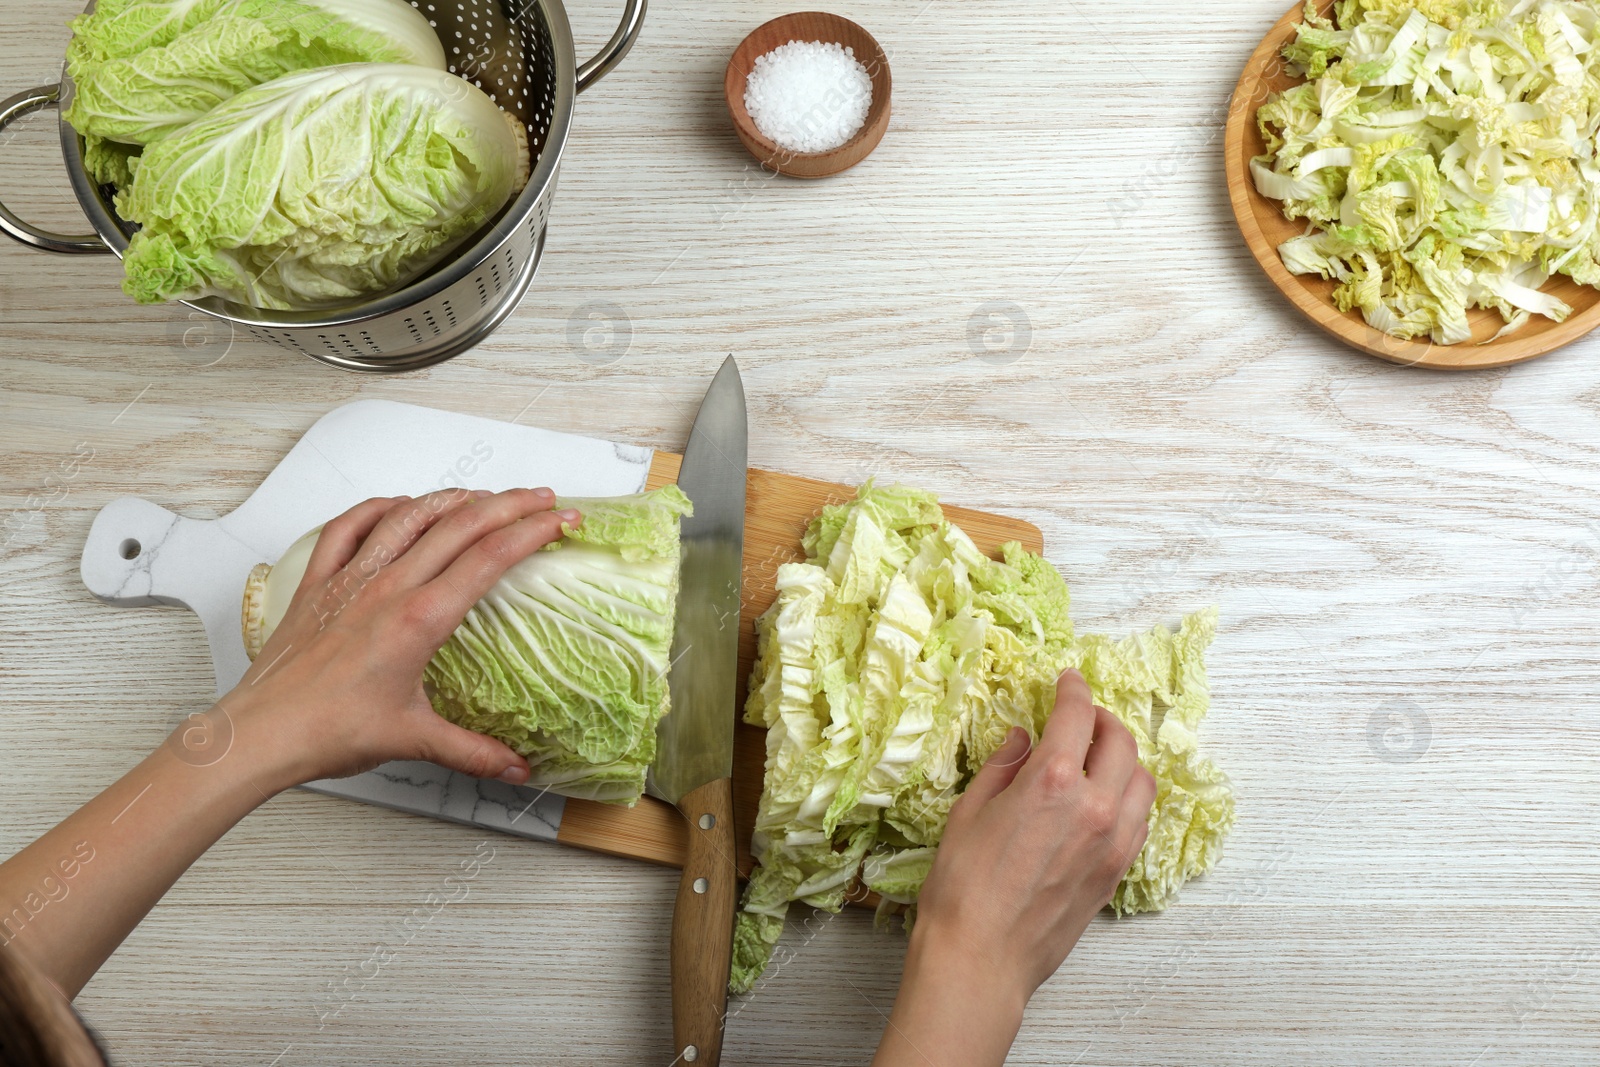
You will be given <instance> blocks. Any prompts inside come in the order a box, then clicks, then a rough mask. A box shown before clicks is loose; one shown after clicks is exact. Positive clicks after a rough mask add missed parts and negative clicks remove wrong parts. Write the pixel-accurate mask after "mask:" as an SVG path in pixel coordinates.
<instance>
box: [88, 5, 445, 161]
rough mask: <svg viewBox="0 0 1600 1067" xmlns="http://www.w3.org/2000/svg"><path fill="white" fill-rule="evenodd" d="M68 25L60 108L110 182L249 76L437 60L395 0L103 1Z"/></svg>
mask: <svg viewBox="0 0 1600 1067" xmlns="http://www.w3.org/2000/svg"><path fill="white" fill-rule="evenodd" d="M199 12H204V13H205V14H204V17H203V18H201V19H198V20H196V19H195V18H194V16H195V15H196V14H197V13H199ZM73 29H74V33H75V37H74V40H73V45H72V47H71V48H70V49H69V52H68V63H67V69H68V73H69V74H70V75H71V76H72V80H73V83H74V86H75V91H74V93H73V95H72V99H71V102H70V104H69V106H68V107H67V110H66V112H65V114H64V117H65V119H66V120H67V121H68V122H69V123H71V124H72V126H73V128H75V129H76V130H77V131H78V132H79V133H80V134H82V135H83V137H84V141H85V148H86V153H85V162H86V166H87V167H88V169H89V171H90V173H91V174H92V175H93V176H94V177H95V178H96V180H98V181H102V182H110V183H112V184H115V185H118V186H124V185H126V184H127V182H128V180H129V179H130V177H131V172H132V169H133V166H132V165H131V164H130V163H129V161H130V160H132V159H136V158H137V155H138V150H139V149H140V148H141V147H142V146H144V145H148V144H150V143H151V142H153V141H156V140H159V139H161V138H162V137H166V136H169V135H171V134H173V133H176V132H177V131H178V130H180V129H182V128H183V127H185V126H187V125H189V124H190V123H191V122H194V121H195V120H196V119H199V118H200V117H201V116H203V115H205V114H206V113H207V112H209V111H210V110H211V109H213V108H214V107H216V106H217V105H218V104H220V103H222V102H223V101H225V100H228V99H230V98H232V97H233V96H235V95H237V94H238V93H240V92H242V91H244V90H245V89H248V88H250V87H251V86H255V85H260V84H262V83H264V82H269V81H272V80H273V79H275V78H280V77H282V76H283V75H285V74H290V73H293V72H295V71H299V70H308V69H312V68H316V67H329V66H336V65H338V64H341V63H357V62H376V63H413V64H418V65H421V66H427V67H431V68H433V69H435V70H444V69H445V65H446V64H445V55H444V48H443V47H442V46H441V45H440V43H439V39H438V37H437V36H435V34H434V32H433V29H432V28H431V27H430V26H429V25H428V22H427V20H426V19H425V18H423V17H422V15H421V14H419V13H418V12H417V10H416V9H415V8H413V7H412V6H411V5H410V4H407V3H405V2H404V0H227V2H225V3H221V4H214V3H213V4H195V3H164V4H130V3H127V2H125V0H124V2H122V3H116V2H112V3H103V4H100V5H99V6H98V7H97V9H96V10H95V11H94V12H92V13H89V14H85V15H82V16H79V17H78V18H77V19H75V20H74V22H73ZM106 146H113V147H106Z"/></svg>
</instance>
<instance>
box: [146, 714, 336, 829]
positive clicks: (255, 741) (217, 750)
mask: <svg viewBox="0 0 1600 1067" xmlns="http://www.w3.org/2000/svg"><path fill="white" fill-rule="evenodd" d="M265 712H266V709H265V708H261V707H256V706H254V705H253V702H251V701H249V700H245V699H241V698H240V697H239V696H238V695H237V693H230V694H229V695H228V696H226V697H224V698H223V699H222V700H220V701H218V702H217V703H216V704H213V705H212V706H211V707H209V708H207V709H206V710H205V711H200V712H194V713H192V714H191V715H190V716H189V717H188V718H187V719H185V720H184V721H183V722H182V723H180V724H179V725H178V726H177V727H176V728H175V729H174V730H173V731H172V733H171V734H170V735H169V736H168V738H167V742H166V745H165V748H166V750H167V752H168V753H169V754H170V755H171V756H173V757H174V758H176V759H177V760H178V761H180V762H182V763H185V764H187V765H188V766H190V767H194V768H197V769H203V770H213V769H214V770H215V771H216V772H217V774H218V779H217V784H218V785H220V786H222V787H223V788H225V789H228V790H230V791H232V790H235V789H236V790H238V791H239V792H240V795H241V797H242V798H243V799H246V800H249V801H251V802H252V804H259V803H262V802H264V801H265V800H267V799H269V798H270V797H272V796H275V795H276V794H278V793H281V792H283V791H284V790H285V789H289V788H292V787H293V786H297V785H300V784H302V783H303V782H307V781H310V780H311V779H312V778H314V777H316V775H315V774H314V773H312V772H311V770H310V767H311V761H310V759H309V758H308V754H307V753H306V751H305V748H306V745H305V743H304V742H303V741H302V740H301V739H300V738H298V737H297V736H296V733H297V731H296V730H295V729H294V728H293V726H292V725H291V724H286V723H284V722H281V721H274V717H273V716H271V715H269V714H265Z"/></svg>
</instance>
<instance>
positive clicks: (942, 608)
mask: <svg viewBox="0 0 1600 1067" xmlns="http://www.w3.org/2000/svg"><path fill="white" fill-rule="evenodd" d="M804 545H805V550H806V553H807V559H806V561H805V562H804V563H789V564H785V565H784V566H782V567H780V568H779V570H778V580H777V585H778V599H777V601H776V602H775V603H774V604H773V606H772V608H771V610H769V611H768V612H767V613H766V614H765V615H763V616H762V618H761V619H760V621H759V623H758V632H759V638H760V644H759V657H758V661H757V663H756V666H755V669H754V671H753V673H752V676H751V679H750V696H749V701H748V703H747V705H746V708H745V719H746V721H748V722H750V723H752V724H754V725H759V726H765V727H766V729H767V760H766V777H765V782H764V786H763V790H762V794H761V803H760V810H759V814H758V816H757V819H756V826H755V828H754V842H753V851H754V853H755V856H756V858H757V860H758V861H759V862H760V866H759V867H757V868H756V870H755V871H754V872H753V873H752V876H751V879H750V883H749V885H748V886H747V887H746V890H745V895H744V900H743V904H742V909H741V912H740V915H739V922H738V928H737V930H736V933H735V938H734V964H733V973H732V976H731V979H730V988H731V989H732V990H733V991H734V992H736V993H742V992H748V991H749V990H750V989H751V988H752V987H753V986H754V984H755V982H756V980H757V979H758V978H759V977H760V976H761V974H762V972H763V971H764V970H765V968H766V966H767V963H768V960H769V959H770V957H771V955H772V951H773V948H774V946H775V945H776V943H777V941H778V937H779V935H780V934H781V932H782V930H783V922H784V916H785V914H786V912H787V910H788V907H789V904H790V903H791V902H792V901H796V900H798V901H803V902H804V903H806V904H809V905H812V906H815V907H819V908H824V909H826V910H829V911H838V910H839V909H840V908H841V907H842V906H843V904H844V902H845V899H846V896H847V894H848V893H850V892H851V891H852V889H853V887H856V886H865V887H866V888H868V889H871V890H872V891H873V892H876V893H877V894H878V896H879V897H880V899H881V900H882V902H883V904H882V905H881V909H880V918H883V917H884V916H886V915H887V914H888V913H889V912H890V911H891V910H893V909H894V908H895V907H896V906H897V905H906V906H908V909H907V911H906V923H907V924H908V926H909V924H910V923H911V922H912V921H913V918H914V907H915V903H916V900H917V895H918V893H919V892H920V890H921V888H922V883H923V880H924V879H925V878H926V877H927V875H928V872H929V870H930V868H931V867H932V865H933V860H934V856H935V854H936V846H937V845H938V844H939V839H940V837H941V836H942V835H943V833H944V827H945V821H946V819H947V817H948V815H949V812H950V807H951V805H952V804H953V803H954V802H955V800H956V798H957V797H959V796H960V795H961V792H962V791H963V790H964V789H965V788H966V785H967V783H968V782H969V781H970V780H971V778H972V776H973V775H974V774H975V773H976V772H977V771H978V769H979V768H980V767H981V766H982V765H983V763H984V761H985V760H987V759H988V758H989V756H990V755H991V754H992V753H993V752H994V751H995V749H997V748H999V746H1000V745H1001V744H1002V743H1003V742H1004V740H1005V737H1006V734H1007V733H1008V732H1009V731H1010V729H1011V728H1012V727H1013V726H1021V727H1023V728H1024V729H1026V730H1027V731H1028V733H1029V735H1030V736H1032V737H1034V738H1037V737H1038V736H1039V732H1040V731H1041V730H1042V729H1043V727H1044V724H1045V721H1046V720H1047V719H1048V717H1049V715H1050V712H1051V710H1052V708H1053V706H1054V702H1055V681H1056V676H1057V675H1058V674H1059V673H1060V672H1061V671H1062V670H1064V669H1066V668H1067V667H1077V668H1078V669H1079V670H1080V671H1082V672H1083V675H1084V677H1085V679H1087V681H1088V682H1089V686H1090V688H1091V690H1092V691H1093V693H1094V696H1095V699H1096V701H1097V702H1098V703H1100V704H1102V705H1103V706H1105V707H1106V708H1108V709H1110V710H1111V711H1112V712H1113V713H1115V714H1116V716H1117V717H1118V718H1119V719H1121V720H1122V722H1123V723H1124V724H1125V725H1126V726H1127V727H1128V729H1129V730H1130V731H1132V733H1133V735H1134V737H1135V738H1136V739H1137V740H1138V744H1139V756H1140V760H1141V762H1142V763H1143V764H1144V765H1145V767H1146V768H1148V769H1149V770H1150V772H1151V773H1152V774H1153V775H1154V776H1155V778H1156V782H1157V797H1156V803H1155V808H1154V811H1153V812H1152V814H1151V818H1150V836H1149V840H1148V841H1147V842H1146V844H1145V847H1144V850H1143V851H1142V852H1141V854H1140V855H1139V857H1138V858H1137V859H1136V860H1135V861H1134V864H1133V867H1132V869H1131V870H1130V871H1129V872H1128V875H1127V877H1126V878H1125V879H1124V880H1123V882H1122V884H1121V885H1120V886H1119V887H1118V889H1117V892H1116V895H1115V897H1114V898H1113V900H1112V906H1113V907H1114V908H1115V909H1116V911H1117V912H1118V913H1119V914H1128V913H1133V912H1143V911H1160V910H1162V909H1163V908H1165V907H1166V906H1167V905H1168V904H1169V903H1170V902H1171V901H1172V900H1173V899H1174V896H1175V894H1176V892H1177V890H1178V888H1179V887H1180V886H1181V885H1183V883H1184V882H1186V881H1187V880H1189V879H1191V878H1194V877H1197V876H1199V875H1201V874H1204V873H1205V872H1206V871H1209V870H1210V869H1211V868H1212V867H1213V866H1214V865H1215V864H1216V862H1217V860H1218V858H1219V857H1220V856H1221V853H1222V842H1223V839H1224V838H1225V837H1226V835H1227V833H1228V830H1229V829H1230V828H1231V826H1232V825H1233V793H1232V790H1231V789H1230V787H1229V784H1228V780H1227V777H1226V776H1225V775H1224V774H1223V773H1222V772H1221V771H1220V770H1218V769H1217V767H1216V766H1215V765H1214V764H1213V763H1212V762H1211V761H1210V760H1209V759H1207V758H1206V757H1205V756H1203V755H1201V754H1200V752H1199V749H1198V747H1197V744H1196V728H1197V727H1198V726H1199V723H1200V720H1201V719H1202V718H1204V716H1205V713H1206V709H1207V706H1208V689H1207V683H1206V672H1205V660H1204V652H1205V648H1206V646H1207V645H1208V644H1209V643H1210V641H1211V638H1212V635H1213V634H1214V632H1215V629H1216V613H1215V611H1214V610H1208V611H1202V612H1198V613H1195V614H1193V615H1190V616H1188V617H1187V618H1185V619H1184V620H1183V622H1182V625H1181V626H1180V627H1179V629H1178V630H1177V632H1176V633H1174V632H1172V631H1169V630H1167V629H1166V628H1164V627H1157V628H1155V629H1153V630H1151V631H1149V632H1147V633H1139V634H1134V635H1132V636H1130V637H1127V638H1124V639H1122V640H1113V639H1111V638H1108V637H1104V636H1100V635H1078V634H1076V633H1074V631H1073V626H1072V620H1071V619H1070V618H1069V616H1068V614H1067V607H1068V595H1067V586H1066V583H1065V582H1064V581H1063V580H1062V578H1061V575H1060V573H1058V572H1057V571H1056V569H1055V568H1054V567H1053V566H1051V565H1050V563H1048V562H1047V561H1046V560H1044V559H1042V558H1040V557H1039V556H1036V555H1033V554H1032V553H1030V552H1027V551H1026V550H1024V549H1023V548H1022V547H1021V546H1020V545H1018V544H1016V543H1012V544H1008V545H1005V546H1003V548H1002V550H1001V552H1002V559H1000V560H992V559H990V558H989V557H988V556H986V555H984V554H983V553H982V552H980V551H979V550H978V549H977V547H976V546H975V545H974V544H973V543H972V541H971V540H970V539H969V538H968V537H967V535H966V534H964V533H963V532H962V531H961V530H960V529H958V528H957V527H955V526H952V525H951V524H950V523H948V522H946V521H945V519H944V513H943V512H942V511H941V509H940V507H939V504H938V501H937V500H936V499H935V498H934V497H933V496H932V495H931V494H928V493H924V492H918V491H916V490H912V489H907V488H904V487H899V486H895V487H887V488H876V487H874V486H872V485H870V484H869V485H867V486H865V487H863V488H862V489H861V491H860V492H859V494H858V495H857V497H856V499H855V500H853V501H851V502H849V503H847V504H841V505H835V506H831V507H828V508H824V509H823V511H822V513H821V514H820V515H819V516H818V517H817V519H816V520H815V521H813V522H812V524H811V527H810V529H809V530H808V531H807V533H806V536H805V542H804Z"/></svg>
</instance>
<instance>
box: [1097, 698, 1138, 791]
mask: <svg viewBox="0 0 1600 1067" xmlns="http://www.w3.org/2000/svg"><path fill="white" fill-rule="evenodd" d="M1138 767H1139V743H1138V742H1137V741H1135V740H1134V739H1133V734H1131V733H1129V732H1128V728H1127V727H1126V726H1124V725H1122V722H1121V720H1119V719H1118V718H1117V717H1116V716H1115V715H1113V714H1111V713H1110V712H1109V711H1107V710H1106V709H1105V708H1102V707H1099V706H1096V707H1095V709H1094V740H1093V741H1091V742H1090V744H1089V752H1088V754H1087V755H1086V756H1084V759H1083V770H1084V773H1085V774H1087V775H1088V776H1089V781H1091V782H1093V783H1095V784H1096V785H1098V786H1101V787H1102V788H1104V789H1105V790H1106V792H1107V793H1109V794H1110V795H1111V796H1114V797H1120V796H1122V794H1123V793H1125V792H1127V789H1128V783H1129V781H1130V780H1131V779H1132V778H1133V772H1134V771H1135V770H1137V769H1138Z"/></svg>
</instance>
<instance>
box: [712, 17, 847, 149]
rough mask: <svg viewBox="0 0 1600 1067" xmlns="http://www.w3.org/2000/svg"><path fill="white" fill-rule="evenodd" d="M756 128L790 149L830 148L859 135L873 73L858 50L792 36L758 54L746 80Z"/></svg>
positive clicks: (747, 105)
mask: <svg viewBox="0 0 1600 1067" xmlns="http://www.w3.org/2000/svg"><path fill="white" fill-rule="evenodd" d="M744 106H745V110H746V111H748V112H750V117H751V118H752V119H754V120H755V124H756V128H757V129H759V130H760V131H761V132H762V133H763V134H764V135H766V136H767V137H768V138H769V139H770V140H771V141H772V142H773V143H774V144H776V145H777V146H778V147H779V148H783V149H787V150H788V151H790V152H826V151H829V150H830V149H834V148H838V147H839V146H840V145H842V144H844V143H845V142H846V141H848V140H850V138H852V137H854V136H855V135H856V133H857V132H859V131H860V129H861V127H862V126H863V125H865V124H866V121H867V111H868V110H869V109H870V108H871V107H872V76H871V75H870V74H868V73H867V68H866V67H864V66H862V65H861V61H860V60H858V59H856V53H855V49H853V48H845V47H843V46H841V45H837V44H833V43H832V42H829V43H824V42H822V41H790V42H789V43H788V44H785V45H779V46H778V47H777V48H774V49H773V50H772V51H770V52H768V53H767V54H766V55H764V56H760V57H758V58H757V59H756V65H755V69H754V70H752V71H751V72H750V77H749V79H748V80H747V81H746V83H745V90H744Z"/></svg>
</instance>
